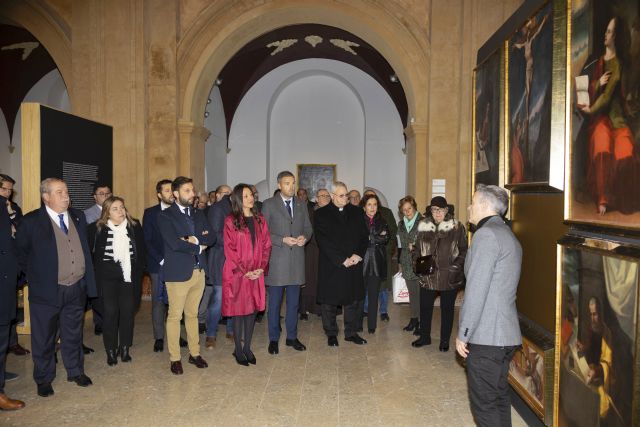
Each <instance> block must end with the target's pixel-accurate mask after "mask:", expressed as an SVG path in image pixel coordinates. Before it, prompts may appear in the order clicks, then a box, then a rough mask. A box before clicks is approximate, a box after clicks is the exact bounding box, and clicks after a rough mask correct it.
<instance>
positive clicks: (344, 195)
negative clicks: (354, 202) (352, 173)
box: [333, 193, 347, 199]
mask: <svg viewBox="0 0 640 427" xmlns="http://www.w3.org/2000/svg"><path fill="white" fill-rule="evenodd" d="M333 195H334V196H336V197H339V198H341V199H344V198H345V197H347V194H346V193H345V194H336V193H333Z"/></svg>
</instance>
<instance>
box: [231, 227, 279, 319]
mask: <svg viewBox="0 0 640 427" xmlns="http://www.w3.org/2000/svg"><path fill="white" fill-rule="evenodd" d="M260 219H261V223H259V222H258V221H256V220H255V219H254V220H253V221H254V224H255V229H256V241H255V244H252V243H251V233H250V232H249V229H248V228H246V227H243V228H241V229H240V230H236V228H235V226H234V225H233V216H231V215H229V216H227V217H226V218H225V220H224V256H225V261H224V267H223V268H222V315H223V316H244V315H247V314H251V313H255V312H257V311H262V310H264V306H265V296H264V293H265V287H264V276H266V275H267V273H268V264H269V256H270V255H271V237H270V235H269V228H268V227H267V222H266V221H265V220H264V218H263V217H262V215H260ZM259 268H261V269H263V270H264V274H263V275H262V276H260V277H259V278H258V279H256V280H250V279H247V278H246V277H244V275H245V273H247V272H249V271H253V270H257V269H259Z"/></svg>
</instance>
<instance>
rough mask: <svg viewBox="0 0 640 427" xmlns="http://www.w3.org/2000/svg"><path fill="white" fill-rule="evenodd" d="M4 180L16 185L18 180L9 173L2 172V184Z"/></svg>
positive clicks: (0, 175)
mask: <svg viewBox="0 0 640 427" xmlns="http://www.w3.org/2000/svg"><path fill="white" fill-rule="evenodd" d="M3 182H10V183H11V184H13V185H15V183H16V180H15V179H13V178H11V177H10V176H9V175H5V174H3V173H0V184H2V183H3Z"/></svg>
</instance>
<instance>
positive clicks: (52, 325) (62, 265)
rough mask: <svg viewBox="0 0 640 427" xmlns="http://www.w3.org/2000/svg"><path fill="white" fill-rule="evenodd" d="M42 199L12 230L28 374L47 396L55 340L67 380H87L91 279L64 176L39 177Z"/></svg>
mask: <svg viewBox="0 0 640 427" xmlns="http://www.w3.org/2000/svg"><path fill="white" fill-rule="evenodd" d="M40 194H41V196H42V201H43V203H44V204H43V205H42V207H40V209H36V210H34V211H32V212H29V213H28V214H27V215H25V217H24V218H23V219H22V222H21V223H20V226H19V227H18V231H17V234H16V244H17V248H18V261H19V264H20V267H21V269H22V270H23V271H24V272H25V273H26V275H27V281H28V282H29V303H30V307H31V347H32V351H33V365H34V366H33V378H34V380H35V382H36V384H37V385H38V395H40V396H42V397H47V396H51V395H52V394H53V387H51V383H52V382H53V380H54V378H55V376H56V363H55V360H54V354H55V341H56V336H57V332H58V327H59V330H60V342H61V345H60V349H61V352H62V360H63V362H64V366H65V368H66V370H67V380H68V381H73V382H75V383H76V384H77V385H79V386H81V387H87V386H89V385H91V384H92V383H91V379H90V378H89V377H88V376H87V375H85V373H84V354H83V350H82V326H83V318H84V307H85V302H86V299H87V296H89V297H96V296H97V292H96V282H95V277H94V273H93V265H92V261H91V253H90V251H89V245H88V243H87V234H86V233H87V231H86V230H87V223H86V221H85V217H84V214H83V213H82V212H81V211H78V210H75V209H71V208H69V202H70V199H69V192H68V191H67V185H66V184H65V182H64V181H62V180H60V179H57V178H47V179H45V180H44V181H42V182H41V183H40Z"/></svg>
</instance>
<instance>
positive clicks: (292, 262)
mask: <svg viewBox="0 0 640 427" xmlns="http://www.w3.org/2000/svg"><path fill="white" fill-rule="evenodd" d="M262 215H264V219H265V220H266V221H267V225H268V226H269V233H271V258H270V260H269V273H268V275H267V277H266V278H265V280H266V284H267V286H285V285H302V284H303V283H304V282H305V276H304V246H288V245H285V244H284V243H283V242H282V238H283V237H285V236H290V237H298V236H301V235H302V236H304V237H306V238H307V240H309V239H310V238H311V235H312V234H313V228H312V227H311V221H310V220H309V212H308V211H307V204H306V203H305V202H303V201H301V200H300V199H298V198H297V197H294V198H293V219H292V218H291V216H290V215H289V212H287V208H286V207H285V204H284V201H283V200H282V197H281V196H280V195H279V194H277V195H276V196H275V197H271V198H269V199H267V200H265V201H264V202H263V204H262Z"/></svg>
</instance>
